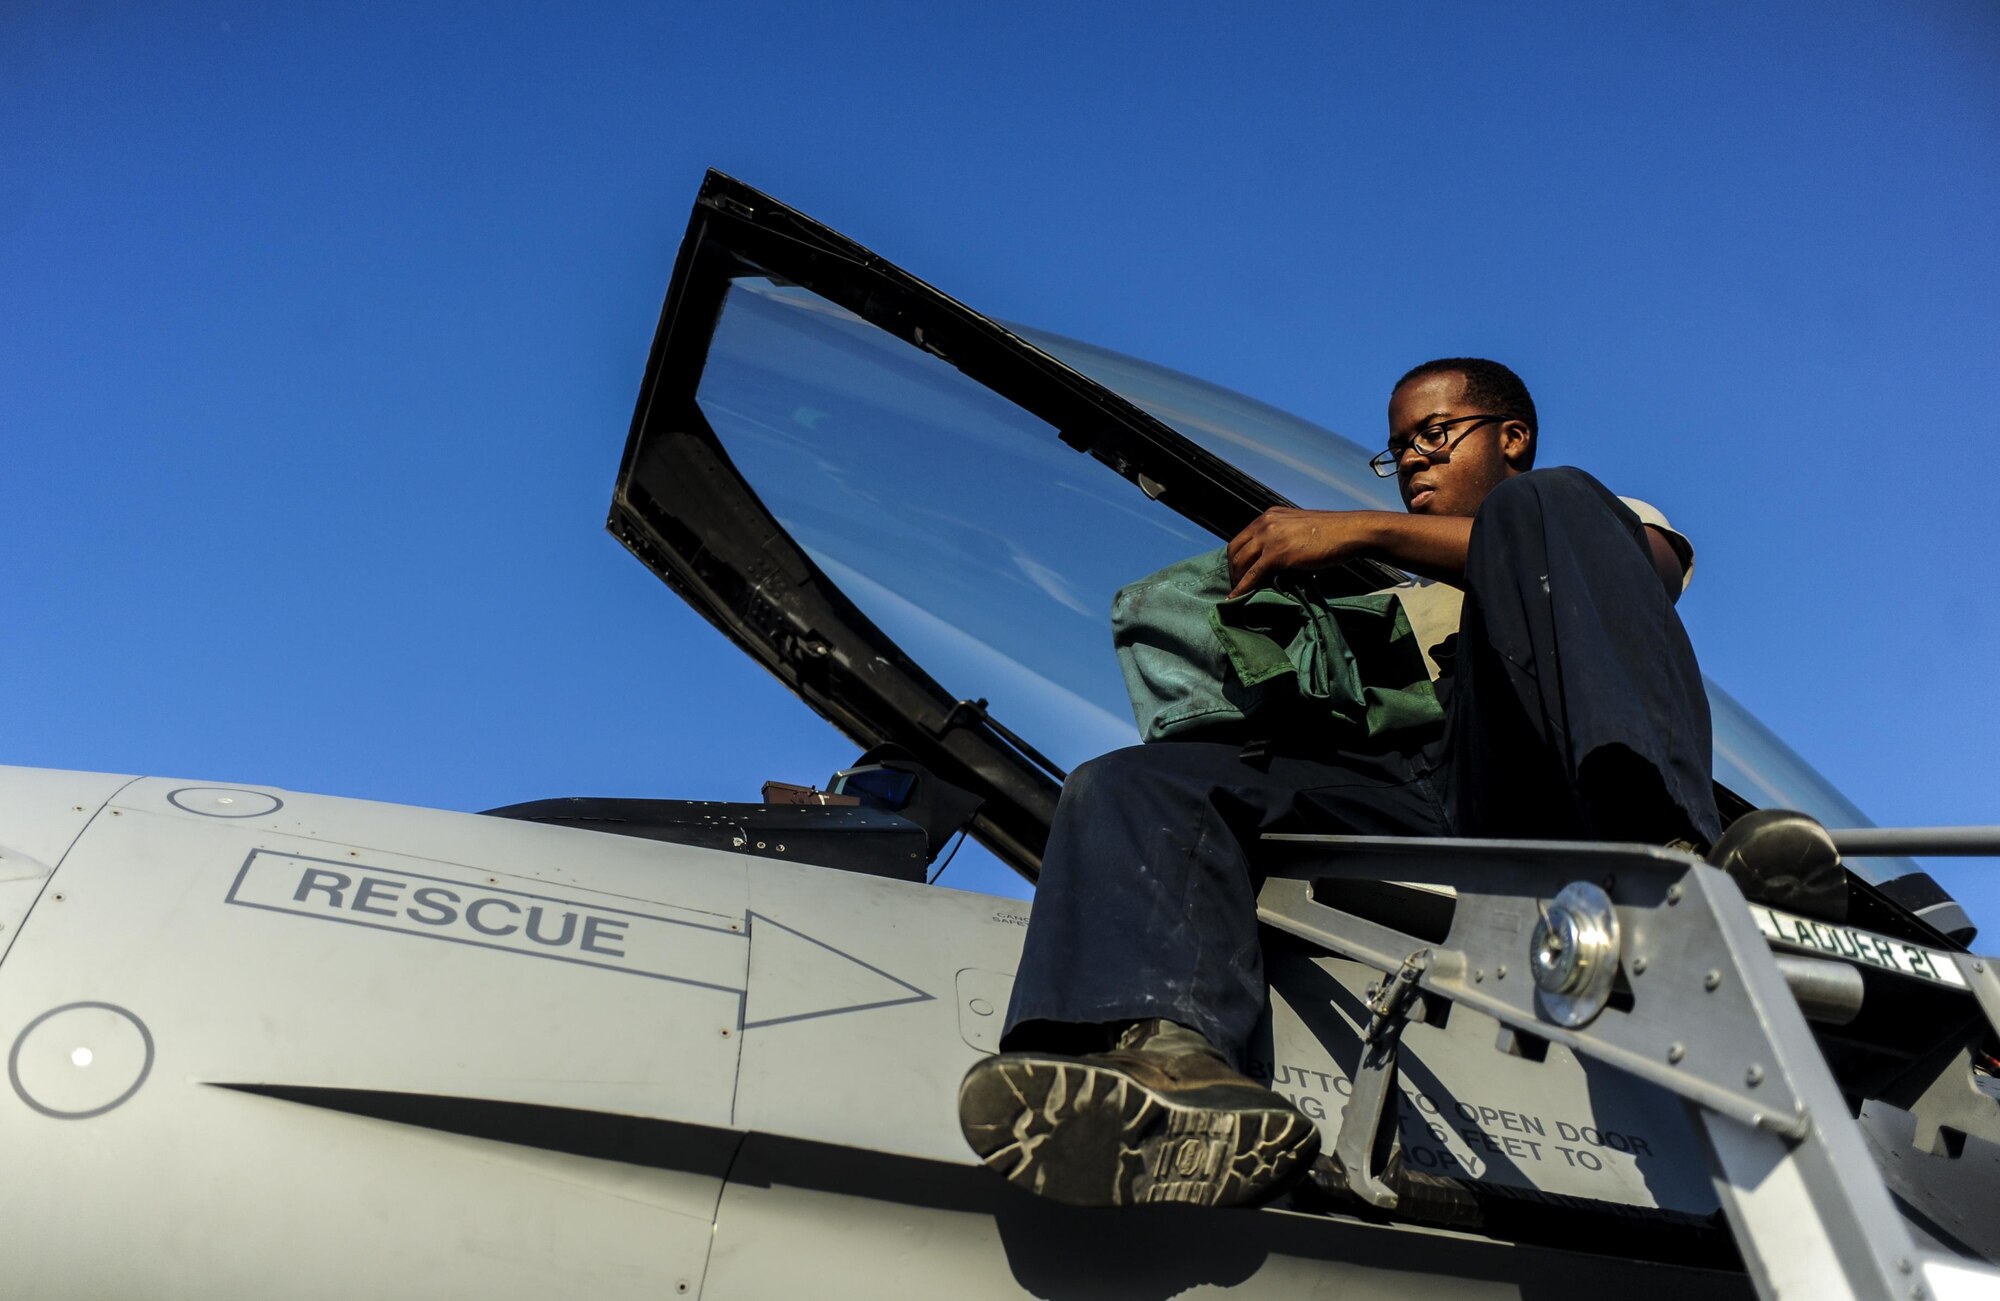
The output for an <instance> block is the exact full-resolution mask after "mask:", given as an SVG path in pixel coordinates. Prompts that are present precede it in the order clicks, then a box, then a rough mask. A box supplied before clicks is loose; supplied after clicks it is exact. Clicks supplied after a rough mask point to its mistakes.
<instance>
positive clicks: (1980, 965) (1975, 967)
mask: <svg viewBox="0 0 2000 1301" xmlns="http://www.w3.org/2000/svg"><path fill="white" fill-rule="evenodd" d="M1972 969H1973V970H1974V971H1977V972H1984V971H1985V970H1986V964H1985V963H1983V962H1975V963H1973V964H1972Z"/></svg>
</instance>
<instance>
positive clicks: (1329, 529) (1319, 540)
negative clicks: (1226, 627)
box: [1229, 506, 1382, 596]
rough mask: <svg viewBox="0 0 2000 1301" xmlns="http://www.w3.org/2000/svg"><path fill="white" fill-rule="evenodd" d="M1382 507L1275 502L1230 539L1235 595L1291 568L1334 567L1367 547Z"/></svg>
mask: <svg viewBox="0 0 2000 1301" xmlns="http://www.w3.org/2000/svg"><path fill="white" fill-rule="evenodd" d="M1380 514H1382V512H1380V511H1368V510H1300V509H1298V508H1297V507H1296V506H1276V507H1273V508H1272V509H1270V510H1267V511H1265V512H1264V513H1263V514H1262V515H1259V516H1258V517H1257V518H1256V519H1254V520H1252V521H1251V522H1250V527H1249V528H1246V529H1244V530H1243V531H1242V532H1241V533H1238V534H1237V535H1236V536H1235V537H1233V538H1231V539H1230V540H1229V578H1230V581H1231V584H1232V586H1231V587H1230V589H1229V594H1230V595H1231V596H1241V595H1243V594H1244V593H1245V592H1248V591H1251V590H1253V589H1255V588H1259V587H1262V586H1264V585H1265V584H1267V583H1269V582H1270V581H1271V580H1272V579H1273V578H1275V577H1276V576H1277V575H1279V574H1281V573H1285V572H1287V571H1297V570H1305V571H1311V570H1315V569H1330V568H1332V567H1333V566H1334V565H1337V564H1340V563H1341V562H1342V561H1344V560H1351V559H1353V558H1354V557H1355V556H1358V555H1360V554H1361V553H1362V552H1363V551H1364V550H1366V549H1367V547H1368V546H1369V544H1370V543H1371V541H1372V540H1373V538H1374V533H1375V530H1374V528H1373V524H1374V517H1375V516H1377V515H1380Z"/></svg>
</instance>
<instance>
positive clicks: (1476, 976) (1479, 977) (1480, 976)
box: [1472, 967, 1486, 985]
mask: <svg viewBox="0 0 2000 1301" xmlns="http://www.w3.org/2000/svg"><path fill="white" fill-rule="evenodd" d="M1485 979H1486V973H1485V972H1484V971H1481V970H1480V969H1479V968H1478V967H1474V968H1473V969H1472V983H1473V984H1475V985H1477V984H1479V983H1480V982H1481V981H1483V980H1485Z"/></svg>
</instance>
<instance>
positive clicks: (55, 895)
mask: <svg viewBox="0 0 2000 1301" xmlns="http://www.w3.org/2000/svg"><path fill="white" fill-rule="evenodd" d="M49 898H51V899H53V900H55V901H56V902H57V903H61V902H62V901H63V897H62V895H61V894H60V893H57V894H52V895H50V896H49Z"/></svg>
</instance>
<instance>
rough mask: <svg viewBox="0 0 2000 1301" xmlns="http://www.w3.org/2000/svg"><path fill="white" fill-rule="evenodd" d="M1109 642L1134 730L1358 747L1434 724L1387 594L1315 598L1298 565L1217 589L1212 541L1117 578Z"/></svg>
mask: <svg viewBox="0 0 2000 1301" xmlns="http://www.w3.org/2000/svg"><path fill="white" fill-rule="evenodd" d="M1111 636H1112V643H1113V644H1114V646H1116V648H1117V651H1118V664H1119V668H1120V669H1122V670H1123V672H1124V675H1125V689H1126V692H1127V693H1128V694H1129V695H1130V696H1131V698H1132V713H1133V716H1134V718H1135V720H1136V721H1137V722H1138V725H1139V735H1140V737H1141V738H1142V739H1144V740H1147V741H1160V740H1167V739H1170V738H1181V739H1217V740H1223V739H1229V740H1239V739H1240V740H1253V739H1265V740H1283V739H1299V740H1307V741H1310V740H1313V739H1321V740H1324V741H1327V742H1331V743H1335V744H1343V745H1347V746H1358V745H1359V744H1360V743H1361V740H1362V738H1367V739H1368V740H1370V741H1375V740H1381V739H1383V738H1386V737H1389V736H1392V735H1395V734H1398V733H1404V732H1408V731H1412V730H1414V729H1418V728H1423V727H1431V726H1436V725H1438V724H1440V723H1441V722H1442V721H1443V719H1444V711H1443V710H1442V709H1440V708H1439V706H1438V701H1437V693H1436V691H1435V690H1434V689H1433V688H1432V686H1431V680H1430V675H1429V673H1428V672H1426V670H1425V668H1424V658H1423V652H1422V650H1421V649H1420V648H1419V647H1418V645H1417V638H1416V635H1415V634H1414V633H1412V632H1411V631H1410V621H1409V618H1408V616H1407V615H1405V614H1404V612H1403V606H1402V602H1401V601H1400V600H1398V599H1397V597H1396V595H1395V593H1393V592H1371V593H1369V594H1368V595H1366V596H1340V597H1327V596H1324V595H1322V594H1321V593H1320V591H1319V587H1318V584H1317V583H1316V582H1315V581H1314V579H1313V577H1312V576H1311V575H1309V574H1286V575H1283V576H1281V577H1280V578H1279V579H1278V581H1277V582H1276V583H1275V584H1274V585H1272V586H1270V587H1264V588H1259V589H1258V590H1257V591H1254V592H1252V593H1250V594H1249V595H1247V596H1239V597H1236V598H1234V599H1232V598H1231V597H1230V595H1229V559H1228V555H1227V553H1226V552H1224V551H1221V550H1216V551H1209V552H1204V553H1202V554H1201V555H1198V556H1191V557H1189V558H1188V559H1186V560H1183V561H1180V562H1179V563H1177V564H1173V565H1169V566H1167V567H1166V568H1165V569H1162V570H1161V571H1159V572H1158V573H1156V574H1150V575H1148V576H1147V577H1145V578H1142V579H1140V580H1139V581H1138V582H1135V583H1131V584H1129V585H1127V586H1125V587H1123V588H1121V589H1119V592H1118V595H1117V596H1116V597H1115V598H1114V599H1113V601H1112V604H1111Z"/></svg>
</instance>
